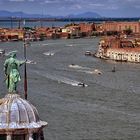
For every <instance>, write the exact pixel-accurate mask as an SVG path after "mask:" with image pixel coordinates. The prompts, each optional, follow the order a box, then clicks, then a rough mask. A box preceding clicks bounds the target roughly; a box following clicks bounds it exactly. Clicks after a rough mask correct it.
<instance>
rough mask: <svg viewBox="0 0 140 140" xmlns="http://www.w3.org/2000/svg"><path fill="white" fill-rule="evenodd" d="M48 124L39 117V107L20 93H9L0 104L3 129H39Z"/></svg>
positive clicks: (0, 127)
mask: <svg viewBox="0 0 140 140" xmlns="http://www.w3.org/2000/svg"><path fill="white" fill-rule="evenodd" d="M46 125H47V122H43V121H41V120H40V119H39V115H38V112H37V109H36V108H35V107H34V106H33V105H32V104H31V103H29V102H28V101H27V100H24V99H22V98H20V96H19V95H18V94H8V95H6V96H5V97H4V98H3V99H2V103H1V105H0V130H1V129H6V130H7V129H28V130H29V129H30V130H32V129H39V128H41V127H44V126H46Z"/></svg>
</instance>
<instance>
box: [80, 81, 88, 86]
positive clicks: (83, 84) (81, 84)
mask: <svg viewBox="0 0 140 140" xmlns="http://www.w3.org/2000/svg"><path fill="white" fill-rule="evenodd" d="M78 86H80V87H87V86H88V85H86V84H85V83H82V82H80V83H78Z"/></svg>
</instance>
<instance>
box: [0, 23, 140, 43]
mask: <svg viewBox="0 0 140 140" xmlns="http://www.w3.org/2000/svg"><path fill="white" fill-rule="evenodd" d="M25 31H26V32H28V37H29V38H30V39H31V40H32V41H37V40H44V39H59V38H65V39H69V38H81V37H89V36H90V37H91V36H98V35H117V34H120V33H122V32H125V33H129V34H130V33H135V34H136V33H137V34H139V33H140V22H139V21H137V22H102V23H79V24H74V23H71V24H67V25H65V26H64V27H35V28H29V27H28V28H24V29H23V28H20V29H18V28H15V29H9V28H0V41H9V40H12V41H17V40H23V38H24V33H25Z"/></svg>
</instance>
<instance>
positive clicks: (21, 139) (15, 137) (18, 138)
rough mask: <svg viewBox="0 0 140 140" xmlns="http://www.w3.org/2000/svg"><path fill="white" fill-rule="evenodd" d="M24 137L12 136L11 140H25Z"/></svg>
mask: <svg viewBox="0 0 140 140" xmlns="http://www.w3.org/2000/svg"><path fill="white" fill-rule="evenodd" d="M25 137H26V135H24V134H22V135H12V140H26V139H25Z"/></svg>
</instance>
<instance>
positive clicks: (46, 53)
mask: <svg viewBox="0 0 140 140" xmlns="http://www.w3.org/2000/svg"><path fill="white" fill-rule="evenodd" d="M43 54H44V55H46V56H53V55H54V54H55V52H53V51H49V52H44V53H43Z"/></svg>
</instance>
